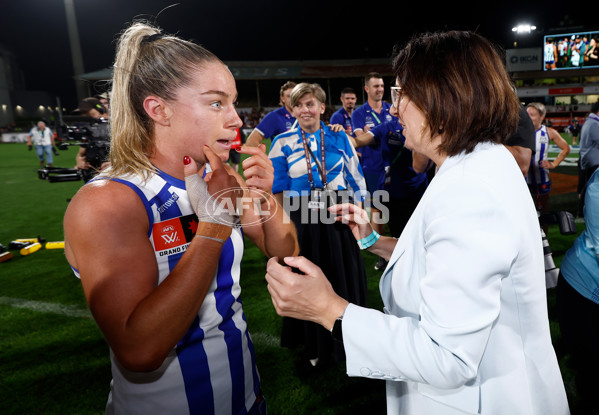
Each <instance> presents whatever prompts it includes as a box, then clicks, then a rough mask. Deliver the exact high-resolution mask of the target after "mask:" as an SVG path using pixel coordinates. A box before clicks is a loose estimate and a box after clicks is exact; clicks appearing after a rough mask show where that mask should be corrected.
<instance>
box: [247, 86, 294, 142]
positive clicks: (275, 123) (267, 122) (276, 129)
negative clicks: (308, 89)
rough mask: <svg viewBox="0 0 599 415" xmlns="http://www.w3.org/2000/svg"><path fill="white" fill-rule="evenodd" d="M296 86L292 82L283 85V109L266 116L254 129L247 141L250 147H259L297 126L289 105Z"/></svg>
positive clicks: (281, 94) (281, 96) (281, 98)
mask: <svg viewBox="0 0 599 415" xmlns="http://www.w3.org/2000/svg"><path fill="white" fill-rule="evenodd" d="M295 85H296V84H295V82H292V81H288V82H285V84H283V86H282V87H281V91H280V104H281V108H278V109H276V110H274V111H272V112H270V113H268V114H266V116H265V117H264V118H263V119H262V121H260V123H259V124H258V125H257V126H256V128H254V131H252V132H251V133H250V135H249V137H248V138H247V141H246V145H247V146H248V147H257V146H258V144H260V143H261V142H262V141H263V140H264V139H265V138H270V139H273V138H274V137H276V136H277V135H279V134H281V133H284V132H285V131H288V130H290V129H291V128H293V127H294V126H295V125H296V121H295V117H294V116H293V115H291V113H292V109H291V106H290V104H289V96H290V95H291V90H292V89H293V87H295Z"/></svg>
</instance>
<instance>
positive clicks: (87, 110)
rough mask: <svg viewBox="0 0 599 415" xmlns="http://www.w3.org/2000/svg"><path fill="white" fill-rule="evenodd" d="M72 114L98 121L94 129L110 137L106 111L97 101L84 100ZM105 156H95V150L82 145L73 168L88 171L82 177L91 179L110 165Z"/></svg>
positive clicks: (91, 99) (95, 99)
mask: <svg viewBox="0 0 599 415" xmlns="http://www.w3.org/2000/svg"><path fill="white" fill-rule="evenodd" d="M73 113H74V114H77V115H81V116H83V117H90V118H94V119H95V120H98V121H100V122H99V123H98V124H97V127H96V128H98V129H100V130H102V131H100V132H99V134H100V135H102V136H104V137H110V127H109V124H108V122H107V121H108V117H109V115H108V111H107V109H106V107H105V106H104V105H102V102H101V101H100V100H99V99H97V98H93V97H88V98H84V99H83V100H81V102H80V103H79V106H78V107H77V109H76V110H75V111H73ZM92 152H93V154H92ZM107 156H108V154H96V150H95V148H88V147H86V146H83V145H82V146H81V147H80V148H79V152H78V153H77V156H76V159H75V161H76V167H75V168H76V169H78V170H84V171H89V174H84V177H91V176H92V175H94V174H95V173H96V172H97V171H101V170H104V169H105V168H107V167H108V166H109V165H110V162H109V161H108V158H107ZM84 173H86V172H84ZM86 181H87V180H86Z"/></svg>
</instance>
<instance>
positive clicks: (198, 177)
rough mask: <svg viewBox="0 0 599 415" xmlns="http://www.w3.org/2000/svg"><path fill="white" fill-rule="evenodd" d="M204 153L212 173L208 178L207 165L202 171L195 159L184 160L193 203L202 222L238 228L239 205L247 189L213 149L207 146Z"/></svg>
mask: <svg viewBox="0 0 599 415" xmlns="http://www.w3.org/2000/svg"><path fill="white" fill-rule="evenodd" d="M204 154H205V156H206V159H207V160H208V163H210V168H211V170H212V171H211V172H210V173H207V174H206V176H205V177H202V175H203V173H204V171H205V168H206V167H205V165H204V166H202V168H201V169H199V170H198V167H197V164H196V163H195V161H194V160H192V159H191V158H189V157H187V156H186V157H185V158H184V161H183V162H184V164H185V166H184V172H185V187H186V188H187V194H188V195H189V201H190V202H191V205H192V207H193V210H194V212H195V213H196V215H198V220H199V221H200V222H211V223H219V224H222V225H227V226H234V225H236V224H237V223H238V222H239V215H238V214H237V211H236V206H237V205H236V204H237V201H238V200H239V199H241V198H242V197H243V189H242V188H241V187H240V186H239V183H238V182H237V179H236V178H235V177H234V176H232V175H231V174H229V172H228V170H227V169H226V168H225V164H224V163H223V161H222V160H221V159H220V157H218V156H217V155H216V154H215V153H214V152H213V151H212V149H210V147H208V146H204Z"/></svg>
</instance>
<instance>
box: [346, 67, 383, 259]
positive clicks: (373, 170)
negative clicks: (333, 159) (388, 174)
mask: <svg viewBox="0 0 599 415" xmlns="http://www.w3.org/2000/svg"><path fill="white" fill-rule="evenodd" d="M364 90H365V91H366V95H367V97H368V98H367V101H366V102H365V103H364V104H363V105H361V106H360V107H358V108H356V110H355V111H354V112H353V114H352V129H353V132H354V135H355V137H356V139H357V138H358V137H359V136H361V135H362V134H366V132H367V131H368V130H370V129H371V128H374V127H376V126H377V125H380V124H383V123H386V122H389V121H391V120H392V118H393V117H392V116H391V114H389V109H390V108H391V105H389V104H388V103H387V102H384V101H383V95H384V93H385V82H384V81H383V77H382V76H381V75H380V74H379V73H376V72H371V73H369V74H367V75H366V77H365V78H364ZM360 153H361V158H360V164H361V165H362V171H363V172H364V178H365V179H366V187H367V189H368V193H370V195H373V194H374V193H375V192H376V191H377V190H383V189H384V187H385V164H384V161H383V150H382V147H381V145H380V144H376V143H372V144H369V145H367V146H363V147H361V149H360ZM370 217H371V224H372V227H373V228H374V230H376V231H377V232H378V233H379V234H380V235H384V234H385V224H384V223H382V222H383V221H382V220H380V219H381V218H380V217H381V211H380V210H379V209H378V208H376V207H374V205H373V206H370ZM386 264H387V263H386V261H385V259H384V258H379V259H378V260H377V262H376V264H375V266H374V269H376V270H381V269H383V268H385V266H386Z"/></svg>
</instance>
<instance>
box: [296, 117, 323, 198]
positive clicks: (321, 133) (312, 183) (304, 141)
mask: <svg viewBox="0 0 599 415" xmlns="http://www.w3.org/2000/svg"><path fill="white" fill-rule="evenodd" d="M299 130H300V134H301V136H302V143H303V144H304V153H305V155H306V166H307V168H308V180H309V181H310V188H313V187H314V179H313V177H312V163H311V162H310V154H312V157H314V162H315V163H316V167H318V170H320V174H321V175H322V187H323V189H326V188H327V172H326V168H327V166H326V163H325V162H326V158H325V155H324V127H323V126H321V127H320V159H321V165H320V166H319V165H318V161H317V160H316V156H314V154H313V153H312V151H311V150H310V146H309V145H308V140H306V135H305V133H304V130H302V129H301V128H300V129H299ZM321 166H322V168H321Z"/></svg>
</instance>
